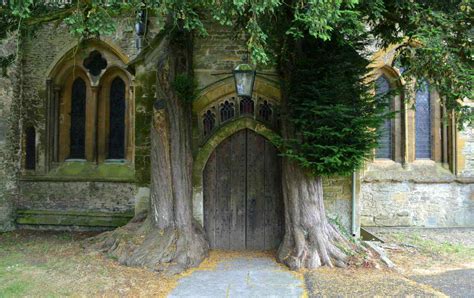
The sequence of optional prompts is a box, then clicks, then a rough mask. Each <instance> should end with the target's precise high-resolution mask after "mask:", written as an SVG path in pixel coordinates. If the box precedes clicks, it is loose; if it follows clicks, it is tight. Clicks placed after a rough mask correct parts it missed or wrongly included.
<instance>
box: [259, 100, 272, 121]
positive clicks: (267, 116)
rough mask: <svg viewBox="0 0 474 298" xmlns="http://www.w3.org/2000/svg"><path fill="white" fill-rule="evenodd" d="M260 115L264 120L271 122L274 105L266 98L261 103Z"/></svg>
mask: <svg viewBox="0 0 474 298" xmlns="http://www.w3.org/2000/svg"><path fill="white" fill-rule="evenodd" d="M258 115H259V117H260V118H261V119H262V120H263V121H266V122H269V121H270V120H271V119H272V105H271V104H269V103H268V101H266V100H265V101H263V103H262V104H260V110H259V111H258Z"/></svg>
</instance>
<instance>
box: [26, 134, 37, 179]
mask: <svg viewBox="0 0 474 298" xmlns="http://www.w3.org/2000/svg"><path fill="white" fill-rule="evenodd" d="M35 168H36V132H35V128H34V127H33V126H28V127H27V128H26V130H25V169H27V170H35Z"/></svg>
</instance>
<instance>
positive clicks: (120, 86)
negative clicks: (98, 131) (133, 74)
mask: <svg viewBox="0 0 474 298" xmlns="http://www.w3.org/2000/svg"><path fill="white" fill-rule="evenodd" d="M109 103H110V114H109V123H110V129H109V155H108V158H109V159H123V158H125V83H124V81H123V80H122V79H121V78H119V77H117V78H115V79H114V80H113V81H112V84H111V85H110V98H109Z"/></svg>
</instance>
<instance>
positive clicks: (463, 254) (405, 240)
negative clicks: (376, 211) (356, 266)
mask: <svg viewBox="0 0 474 298" xmlns="http://www.w3.org/2000/svg"><path fill="white" fill-rule="evenodd" d="M392 236H393V237H394V238H395V240H396V241H397V242H399V243H402V244H408V245H412V246H414V248H415V249H417V250H418V251H419V252H420V253H422V254H428V255H433V256H441V257H449V258H451V259H457V260H467V261H469V260H470V261H474V247H469V246H466V245H463V244H458V243H450V242H446V241H444V242H438V241H434V240H431V239H424V238H423V236H422V235H421V234H420V233H418V232H413V233H410V234H407V233H394V234H393V235H392Z"/></svg>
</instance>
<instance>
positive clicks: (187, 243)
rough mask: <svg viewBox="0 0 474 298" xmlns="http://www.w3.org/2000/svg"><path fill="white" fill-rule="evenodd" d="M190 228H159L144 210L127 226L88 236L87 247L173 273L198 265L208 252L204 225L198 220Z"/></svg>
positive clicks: (126, 262) (128, 262) (123, 261)
mask: <svg viewBox="0 0 474 298" xmlns="http://www.w3.org/2000/svg"><path fill="white" fill-rule="evenodd" d="M189 230H191V231H185V230H184V229H177V228H166V229H163V230H159V229H157V228H155V227H154V226H153V225H152V223H151V220H150V219H149V218H146V215H145V216H144V215H143V214H141V215H137V216H136V217H135V218H134V219H132V220H131V221H130V222H129V223H128V224H127V225H125V226H123V227H120V228H118V229H116V230H114V231H109V232H105V233H102V234H100V235H98V236H95V237H93V238H90V239H88V240H87V243H86V248H87V249H88V250H93V251H99V252H101V253H104V254H106V255H107V256H109V257H112V258H116V259H117V260H118V262H119V263H120V264H122V265H126V266H136V267H144V268H147V269H149V270H152V271H157V272H166V274H169V275H173V274H178V273H180V272H183V271H184V270H186V269H188V268H191V267H196V266H198V265H199V264H200V263H201V262H202V261H203V260H204V259H205V258H206V257H207V256H208V250H209V246H208V243H207V241H206V240H205V237H204V232H203V231H202V229H201V228H200V226H199V225H198V224H196V223H195V224H193V227H192V228H191V229H189Z"/></svg>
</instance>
